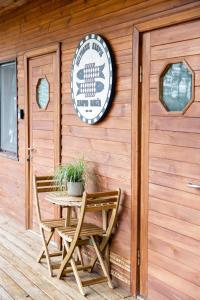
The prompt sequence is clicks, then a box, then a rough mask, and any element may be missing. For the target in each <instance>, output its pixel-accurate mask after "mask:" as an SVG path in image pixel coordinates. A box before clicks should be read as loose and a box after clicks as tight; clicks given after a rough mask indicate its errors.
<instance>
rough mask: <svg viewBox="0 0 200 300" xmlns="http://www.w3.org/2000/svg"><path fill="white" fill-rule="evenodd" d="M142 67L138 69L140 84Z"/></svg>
mask: <svg viewBox="0 0 200 300" xmlns="http://www.w3.org/2000/svg"><path fill="white" fill-rule="evenodd" d="M142 75H143V74H142V65H140V67H139V82H140V83H142Z"/></svg>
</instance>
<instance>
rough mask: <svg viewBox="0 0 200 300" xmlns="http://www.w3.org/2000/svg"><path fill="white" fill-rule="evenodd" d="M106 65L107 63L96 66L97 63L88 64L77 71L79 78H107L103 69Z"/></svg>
mask: <svg viewBox="0 0 200 300" xmlns="http://www.w3.org/2000/svg"><path fill="white" fill-rule="evenodd" d="M104 67H105V64H103V65H101V66H95V63H91V64H86V65H85V67H84V68H83V69H80V70H79V71H78V72H77V78H78V79H79V80H85V81H87V80H90V79H92V78H94V79H95V78H103V79H105V76H104V74H103V69H104Z"/></svg>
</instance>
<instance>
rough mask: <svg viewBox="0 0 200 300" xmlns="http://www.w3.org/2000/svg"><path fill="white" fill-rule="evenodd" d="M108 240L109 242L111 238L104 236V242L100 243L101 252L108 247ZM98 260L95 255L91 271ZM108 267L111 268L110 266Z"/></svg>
mask: <svg viewBox="0 0 200 300" xmlns="http://www.w3.org/2000/svg"><path fill="white" fill-rule="evenodd" d="M108 242H109V238H108V237H107V236H106V237H104V238H103V240H102V242H101V244H100V246H99V248H100V251H101V253H102V252H104V251H105V249H106V248H107V245H108ZM96 262H97V257H94V258H93V259H92V261H91V266H92V267H91V269H90V272H92V271H93V269H94V266H95V264H96ZM108 269H109V267H108Z"/></svg>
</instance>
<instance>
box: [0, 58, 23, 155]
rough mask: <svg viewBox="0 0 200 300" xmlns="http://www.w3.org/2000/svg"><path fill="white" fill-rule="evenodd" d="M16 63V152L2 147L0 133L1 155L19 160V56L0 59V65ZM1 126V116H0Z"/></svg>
mask: <svg viewBox="0 0 200 300" xmlns="http://www.w3.org/2000/svg"><path fill="white" fill-rule="evenodd" d="M9 63H14V64H15V82H16V139H17V142H16V152H11V151H7V150H3V149H1V134H0V156H2V157H6V158H9V159H13V160H19V136H18V135H19V134H18V78H17V58H16V57H15V58H10V59H8V60H4V61H0V67H1V66H2V65H5V64H9ZM0 109H1V95H0ZM0 126H1V117H0Z"/></svg>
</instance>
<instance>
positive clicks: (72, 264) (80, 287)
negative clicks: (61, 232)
mask: <svg viewBox="0 0 200 300" xmlns="http://www.w3.org/2000/svg"><path fill="white" fill-rule="evenodd" d="M64 245H65V247H66V250H67V252H68V250H69V243H68V242H67V241H64ZM78 249H79V248H78ZM70 264H71V266H72V270H73V273H74V276H75V279H76V282H77V285H78V288H79V291H80V293H81V294H82V295H83V296H85V292H84V290H83V285H82V282H81V279H80V276H79V274H78V270H77V267H76V263H75V261H74V259H73V257H72V258H71V259H70Z"/></svg>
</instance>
